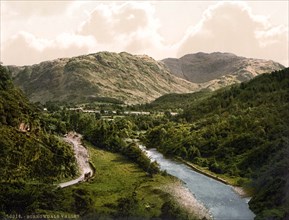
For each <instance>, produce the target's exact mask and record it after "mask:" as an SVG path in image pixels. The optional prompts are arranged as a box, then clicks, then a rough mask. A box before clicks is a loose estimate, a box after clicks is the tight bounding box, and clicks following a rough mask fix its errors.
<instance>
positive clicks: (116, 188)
mask: <svg viewBox="0 0 289 220" xmlns="http://www.w3.org/2000/svg"><path fill="white" fill-rule="evenodd" d="M86 145H87V146H88V149H89V152H90V155H91V162H92V163H93V165H94V166H95V167H96V174H95V176H94V178H93V179H91V180H90V181H89V182H86V183H82V184H79V185H75V186H72V187H68V188H65V189H64V191H65V194H66V197H67V198H73V197H74V194H75V192H76V191H83V192H85V193H86V195H88V196H87V197H86V198H87V199H86V200H87V201H89V200H90V208H86V209H84V210H75V211H76V212H77V211H79V213H78V214H80V215H82V216H84V218H85V219H87V218H91V219H94V218H97V217H102V218H103V217H105V216H107V217H114V218H115V217H125V216H126V215H125V212H124V211H121V208H120V205H119V201H120V199H124V198H126V199H130V198H132V197H133V196H134V195H135V198H136V200H134V203H133V204H131V205H130V207H127V208H128V209H127V210H126V211H128V212H129V216H135V217H140V218H142V219H143V218H151V217H158V216H159V215H160V214H161V207H162V205H163V204H164V202H166V201H168V200H170V199H172V197H171V196H170V195H169V194H168V193H166V192H164V191H162V190H160V188H163V187H164V186H165V185H170V184H174V183H176V184H177V183H178V180H177V179H175V178H174V177H171V176H163V175H160V174H157V175H154V177H153V178H151V177H149V176H147V175H146V173H145V172H144V171H143V170H141V169H140V168H139V167H138V166H137V165H136V164H134V163H132V162H130V161H128V160H127V159H126V158H125V157H124V156H122V155H120V154H116V153H111V152H108V151H104V150H101V149H97V148H95V147H93V146H91V145H88V144H86ZM88 197H89V198H90V199H88ZM73 203H74V200H67V203H66V206H67V208H68V209H69V207H71V206H72V205H73ZM88 207H89V206H88ZM123 209H125V208H123Z"/></svg>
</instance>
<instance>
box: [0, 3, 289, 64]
mask: <svg viewBox="0 0 289 220" xmlns="http://www.w3.org/2000/svg"><path fill="white" fill-rule="evenodd" d="M288 13H289V4H288V0H283V1H275V0H274V1H188V0H187V1H80V0H75V1H69V0H65V1H58V0H53V1H37V0H33V1H32V0H31V1H24V0H22V1H15V0H10V1H3V0H1V27H0V32H1V54H0V55H1V56H0V61H1V62H2V63H3V64H4V65H32V64H36V63H40V62H42V61H46V60H52V59H57V58H61V57H73V56H78V55H84V54H90V53H96V52H99V51H110V52H122V51H126V52H129V53H132V54H138V55H143V54H147V55H149V56H151V57H153V58H154V59H156V60H161V59H164V58H168V57H173V58H180V57H182V56H183V55H185V54H189V53H197V52H206V53H211V52H229V53H234V54H236V55H238V56H244V57H248V58H260V59H268V60H274V61H277V62H279V63H281V64H283V65H285V66H288V53H289V48H288V41H289V40H288V26H289V25H288V20H289V17H288Z"/></svg>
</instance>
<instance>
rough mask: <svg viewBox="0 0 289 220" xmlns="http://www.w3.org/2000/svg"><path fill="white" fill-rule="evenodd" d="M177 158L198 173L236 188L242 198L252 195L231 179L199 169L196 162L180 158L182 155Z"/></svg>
mask: <svg viewBox="0 0 289 220" xmlns="http://www.w3.org/2000/svg"><path fill="white" fill-rule="evenodd" d="M177 160H179V161H181V162H182V163H184V164H186V165H187V166H188V167H190V168H192V169H193V170H194V171H196V172H198V173H201V174H203V175H205V176H208V177H210V178H212V179H214V180H217V181H219V182H221V183H224V184H226V185H230V186H231V187H232V188H233V190H234V191H235V192H236V193H237V194H238V195H239V196H241V197H242V198H249V197H250V196H249V193H248V192H246V190H245V189H244V188H243V187H240V186H236V185H234V184H232V182H230V181H228V180H225V179H223V178H220V177H219V176H217V175H214V174H212V173H210V172H208V171H206V170H203V169H199V168H198V167H197V166H196V165H194V164H192V163H190V162H188V161H185V160H183V159H182V158H180V157H178V158H177Z"/></svg>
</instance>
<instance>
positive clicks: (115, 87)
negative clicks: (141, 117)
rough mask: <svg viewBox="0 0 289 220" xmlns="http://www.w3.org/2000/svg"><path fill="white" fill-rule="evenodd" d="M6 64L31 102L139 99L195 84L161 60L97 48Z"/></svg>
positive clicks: (194, 87)
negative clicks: (22, 63)
mask: <svg viewBox="0 0 289 220" xmlns="http://www.w3.org/2000/svg"><path fill="white" fill-rule="evenodd" d="M8 68H9V70H10V72H11V74H12V75H13V76H14V82H15V84H16V85H18V86H19V87H20V88H22V89H23V91H24V92H25V93H26V94H27V95H28V97H29V98H30V100H32V101H34V102H37V101H40V102H46V101H51V100H59V101H69V102H80V101H85V100H91V99H93V98H99V97H109V98H115V99H118V100H121V101H124V102H126V103H142V102H148V101H151V100H154V99H155V98H157V97H159V96H161V95H164V94H167V93H172V92H175V93H186V92H192V91H195V90H197V89H198V88H199V86H198V85H197V84H195V83H191V82H188V81H186V80H183V79H180V78H178V77H176V76H174V75H172V74H171V73H170V72H169V70H168V69H167V68H166V66H165V65H163V64H162V63H161V62H157V61H155V60H154V59H152V58H150V57H148V56H134V55H131V54H128V53H125V52H123V53H119V54H117V53H109V52H99V53H96V54H90V55H85V56H79V57H73V58H62V59H57V60H53V61H46V62H42V63H40V64H37V65H33V66H24V67H15V66H10V67H8Z"/></svg>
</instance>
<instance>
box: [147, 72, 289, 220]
mask: <svg viewBox="0 0 289 220" xmlns="http://www.w3.org/2000/svg"><path fill="white" fill-rule="evenodd" d="M288 97H289V69H288V68H287V69H284V70H281V71H277V72H273V73H271V74H263V75H261V76H259V77H256V78H255V79H253V80H251V81H249V82H248V83H242V84H241V85H238V86H233V87H231V88H227V89H222V90H220V91H217V92H215V93H213V95H211V96H209V97H207V98H204V99H199V100H196V101H194V102H192V103H191V104H190V106H189V107H187V108H186V109H185V110H184V112H183V114H181V115H179V116H177V117H178V119H177V120H175V121H182V120H184V119H185V121H187V123H176V122H169V123H166V124H162V125H159V126H157V127H154V128H151V129H149V131H148V132H147V134H146V138H145V142H146V145H147V146H148V147H157V148H158V149H159V150H160V151H161V152H163V153H164V154H167V155H171V156H179V157H182V158H183V159H186V160H189V161H191V162H193V163H195V164H198V165H200V166H204V167H208V169H209V170H210V171H213V172H215V173H217V174H225V175H227V176H231V177H238V178H239V177H241V178H250V179H252V181H253V182H252V183H251V184H252V185H251V187H254V189H255V196H254V197H253V199H252V200H251V202H250V207H251V208H252V209H253V211H255V212H256V213H257V214H258V215H260V216H265V214H264V213H267V214H266V215H268V217H269V216H270V217H272V218H273V217H274V213H275V214H276V218H277V219H278V218H279V217H278V216H283V217H282V218H284V216H285V214H286V212H285V211H282V210H289V206H288V199H287V198H286V193H284V187H285V186H288V178H287V177H286V175H285V173H286V172H283V171H281V170H283V169H281V168H280V166H281V167H286V166H285V164H287V163H288V156H285V155H284V153H282V152H286V150H287V149H289V139H288V134H289V98H288ZM277 155H279V157H277ZM269 168H270V169H269ZM287 168H288V166H287ZM268 169H269V170H270V171H268ZM287 173H288V169H287ZM274 176H275V178H274ZM239 183H242V179H240V181H239ZM287 190H288V187H287ZM287 197H288V194H287ZM284 207H286V208H287V209H286V208H284ZM271 209H272V211H269V210H271ZM268 213H270V214H268ZM287 215H288V214H287Z"/></svg>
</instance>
